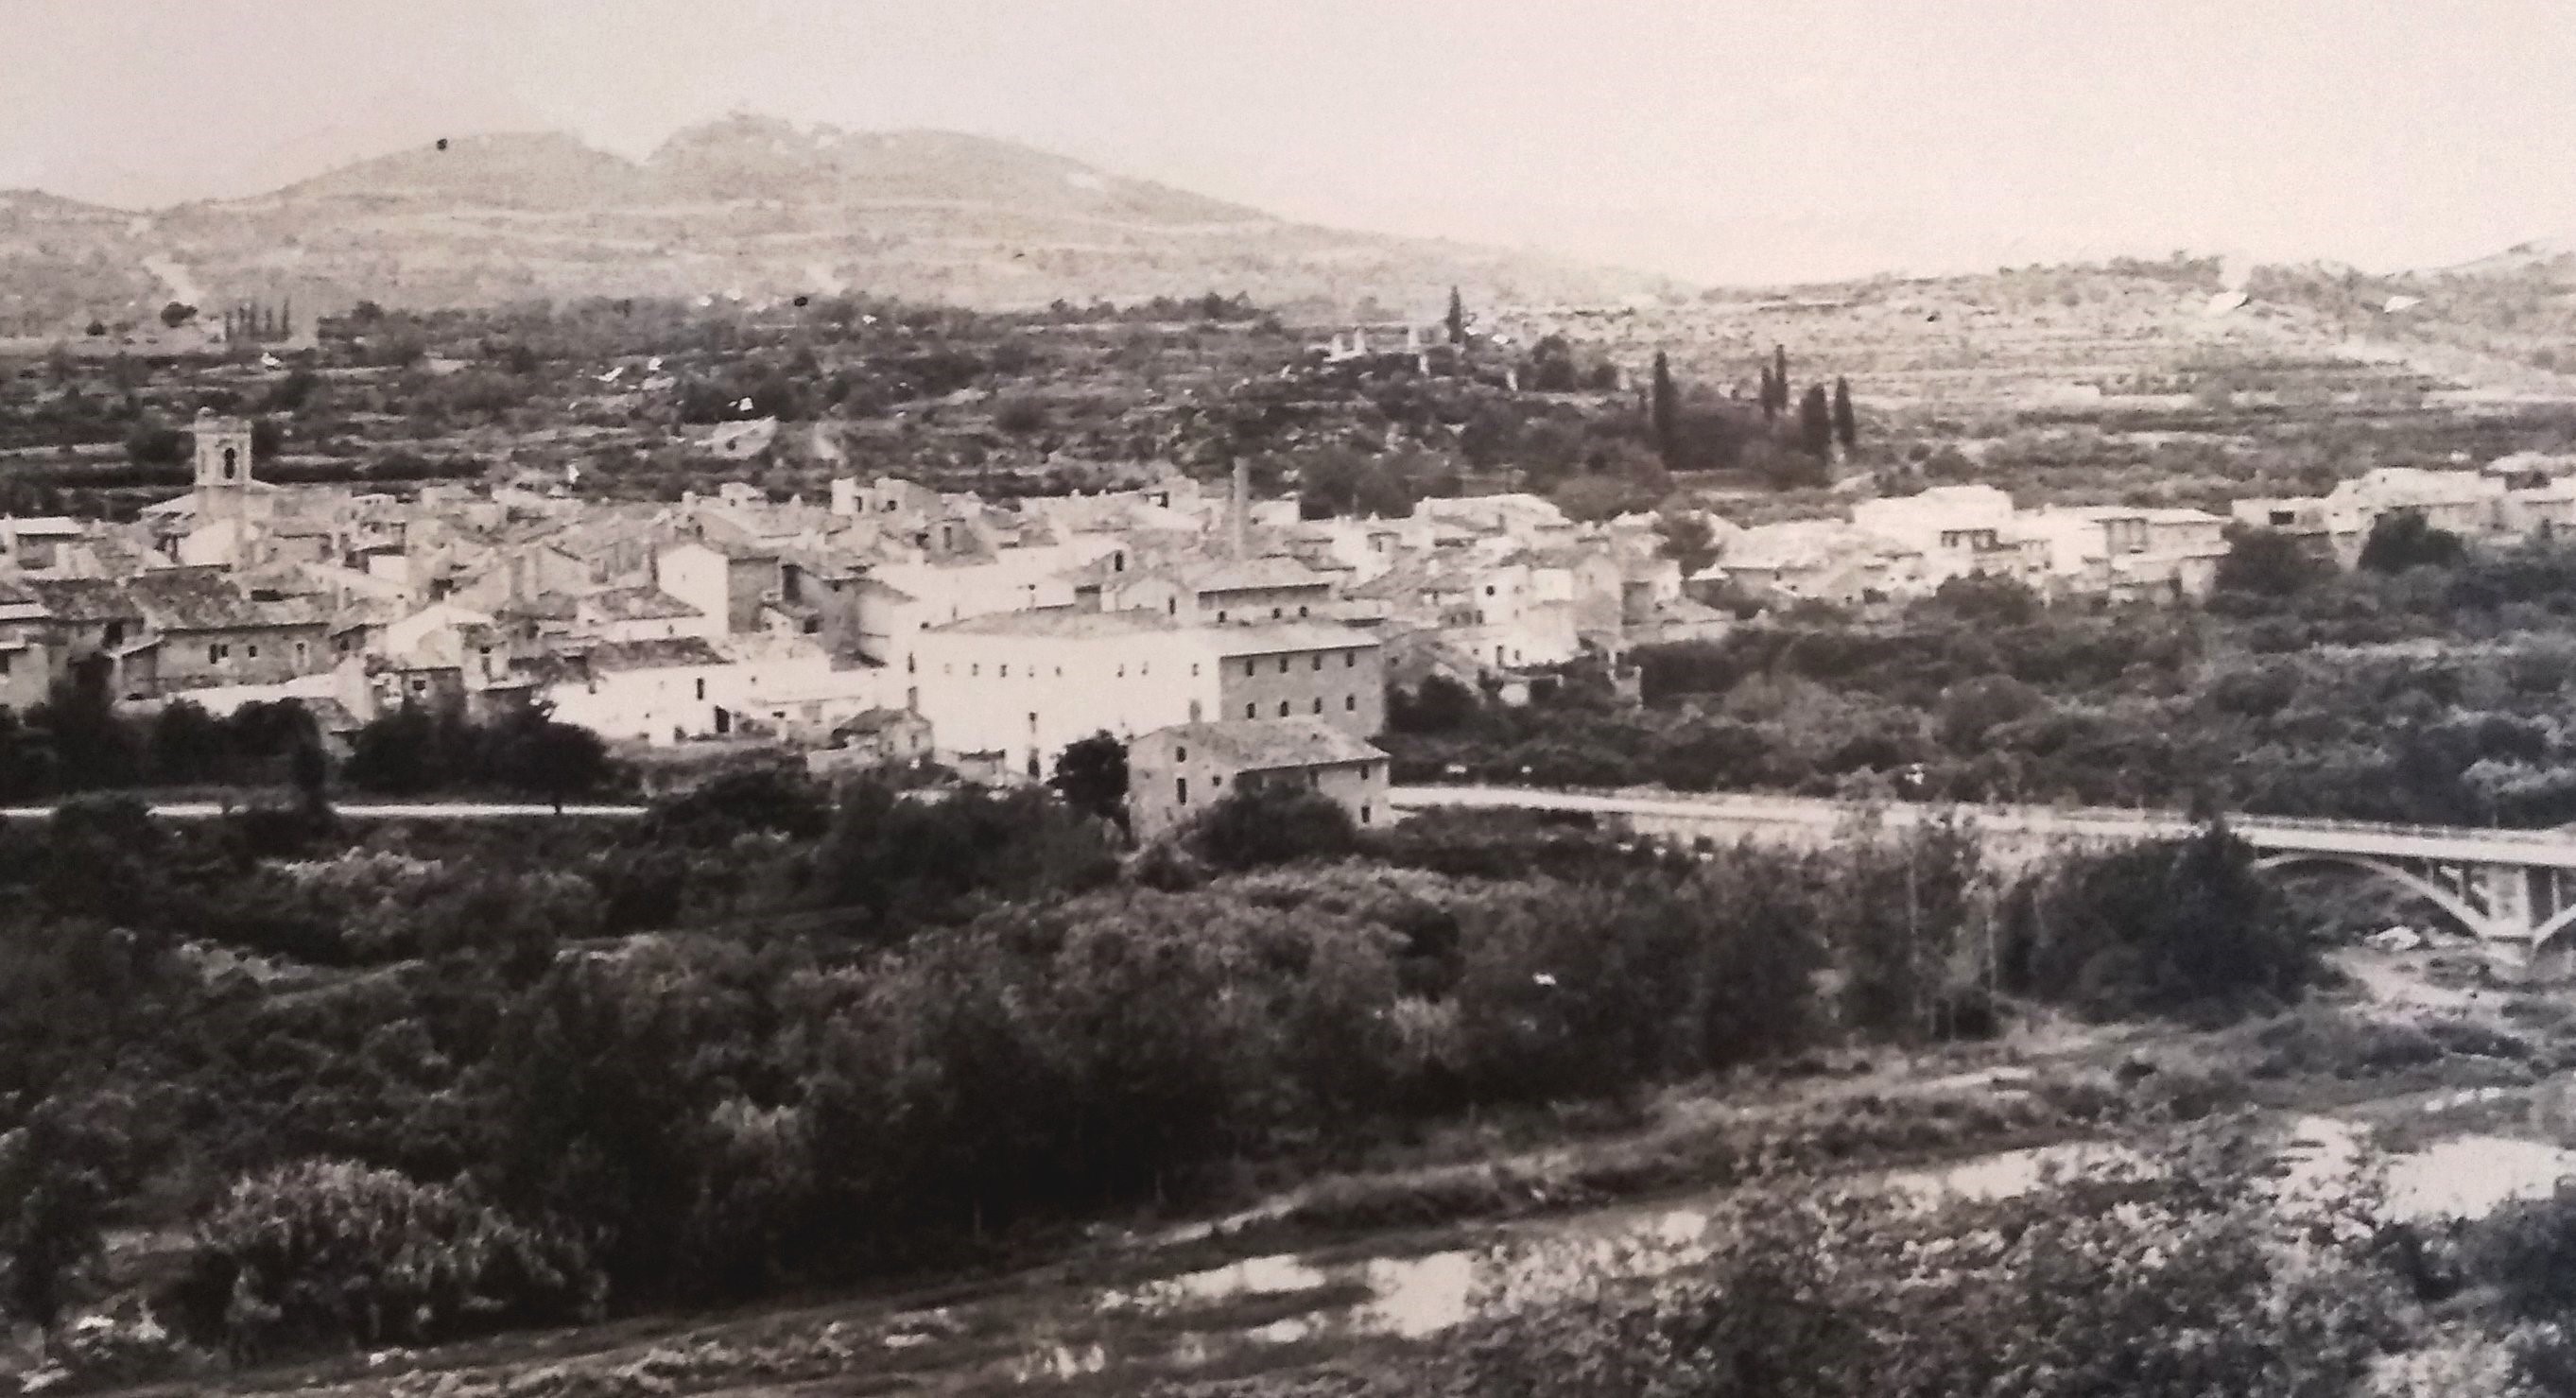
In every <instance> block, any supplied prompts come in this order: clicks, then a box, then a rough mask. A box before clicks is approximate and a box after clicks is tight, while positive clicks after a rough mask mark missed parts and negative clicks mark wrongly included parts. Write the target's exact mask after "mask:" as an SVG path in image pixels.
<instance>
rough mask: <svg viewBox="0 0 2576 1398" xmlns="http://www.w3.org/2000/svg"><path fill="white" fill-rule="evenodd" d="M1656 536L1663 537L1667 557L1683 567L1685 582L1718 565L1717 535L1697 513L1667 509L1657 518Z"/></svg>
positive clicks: (1664, 552) (1706, 517) (1663, 546)
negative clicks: (1715, 564)
mask: <svg viewBox="0 0 2576 1398" xmlns="http://www.w3.org/2000/svg"><path fill="white" fill-rule="evenodd" d="M1655 532H1656V533H1657V534H1660V535H1662V536H1663V545H1662V549H1663V555H1664V557H1666V558H1669V559H1671V560H1673V562H1675V563H1677V564H1679V565H1681V570H1682V576H1683V577H1684V578H1692V577H1697V576H1698V575H1699V574H1701V573H1703V572H1705V571H1707V569H1708V566H1709V565H1710V564H1712V563H1715V562H1716V561H1717V556H1718V545H1717V532H1716V531H1715V530H1714V529H1712V528H1710V527H1709V522H1708V516H1706V515H1704V514H1701V513H1700V512H1699V511H1697V510H1675V509H1670V508H1667V509H1665V510H1664V511H1663V512H1662V513H1660V514H1658V515H1656V516H1655Z"/></svg>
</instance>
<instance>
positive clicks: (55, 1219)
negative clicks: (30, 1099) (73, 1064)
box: [0, 1097, 125, 1330]
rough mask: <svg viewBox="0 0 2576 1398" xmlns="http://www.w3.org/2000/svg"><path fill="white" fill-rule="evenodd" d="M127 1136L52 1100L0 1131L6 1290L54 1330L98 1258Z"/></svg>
mask: <svg viewBox="0 0 2576 1398" xmlns="http://www.w3.org/2000/svg"><path fill="white" fill-rule="evenodd" d="M124 1153H125V1148H124V1137H123V1134H122V1133H121V1132H119V1131H117V1130H114V1129H113V1128H111V1127H109V1126H107V1125H106V1124H105V1123H102V1122H99V1121H96V1120H93V1119H86V1118H85V1117H84V1116H83V1115H82V1114H81V1113H79V1112H77V1111H75V1110H74V1109H73V1108H72V1107H71V1106H70V1105H69V1104H67V1103H65V1102H63V1101H61V1100H59V1099H56V1098H50V1097H49V1098H47V1099H45V1100H44V1101H42V1102H40V1103H38V1104H37V1105H36V1108H35V1110H33V1111H31V1112H29V1113H28V1114H27V1119H26V1121H25V1122H24V1123H22V1124H21V1125H20V1126H19V1127H18V1128H17V1129H15V1130H13V1131H9V1132H7V1133H5V1134H0V1269H5V1272H6V1276H7V1281H8V1286H7V1290H6V1292H5V1293H0V1302H5V1304H6V1306H7V1308H8V1311H9V1313H10V1314H12V1315H15V1316H17V1317H18V1318H19V1319H21V1320H24V1321H27V1322H28V1323H30V1324H33V1325H35V1326H37V1327H38V1328H39V1329H44V1330H51V1329H52V1328H53V1326H54V1323H55V1322H56V1321H57V1320H59V1319H61V1317H62V1313H63V1311H64V1310H65V1309H66V1308H68V1307H69V1306H70V1304H71V1303H72V1301H73V1299H74V1298H75V1296H76V1294H77V1292H78V1289H79V1287H80V1284H81V1280H82V1275H83V1273H84V1272H85V1271H86V1270H87V1269H88V1268H89V1267H90V1265H91V1264H92V1263H94V1262H96V1261H97V1260H98V1257H99V1252H100V1225H101V1223H102V1222H103V1220H104V1216H105V1213H106V1209H107V1206H108V1204H109V1202H110V1201H111V1200H112V1199H114V1198H115V1197H116V1193H117V1190H116V1179H115V1177H116V1175H117V1173H118V1164H119V1160H120V1158H121V1156H122V1155H123V1154H124Z"/></svg>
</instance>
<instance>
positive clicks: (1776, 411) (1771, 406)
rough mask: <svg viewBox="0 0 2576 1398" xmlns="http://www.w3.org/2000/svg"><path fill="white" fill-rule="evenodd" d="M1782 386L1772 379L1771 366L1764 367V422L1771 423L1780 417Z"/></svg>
mask: <svg viewBox="0 0 2576 1398" xmlns="http://www.w3.org/2000/svg"><path fill="white" fill-rule="evenodd" d="M1779 395H1780V385H1779V384H1777V383H1775V382H1773V381H1772V378H1771V366H1770V365H1768V364H1765V365H1763V366H1762V420H1763V421H1764V422H1769V421H1771V420H1772V419H1773V418H1776V417H1778V416H1779V415H1780V396H1779Z"/></svg>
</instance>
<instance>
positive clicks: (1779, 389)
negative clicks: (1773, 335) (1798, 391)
mask: <svg viewBox="0 0 2576 1398" xmlns="http://www.w3.org/2000/svg"><path fill="white" fill-rule="evenodd" d="M1771 384H1772V389H1773V391H1774V392H1776V393H1778V394H1779V395H1780V406H1781V407H1783V408H1785V407H1788V406H1789V347H1788V346H1787V345H1783V344H1776V343H1775V344H1773V345H1772V346H1771Z"/></svg>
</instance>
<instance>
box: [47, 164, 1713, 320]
mask: <svg viewBox="0 0 2576 1398" xmlns="http://www.w3.org/2000/svg"><path fill="white" fill-rule="evenodd" d="M147 263H149V264H150V266H148V267H147ZM0 272H5V273H6V274H7V285H8V286H9V288H10V292H9V293H8V295H7V297H6V299H5V300H0V333H15V334H40V335H41V334H59V333H64V332H65V331H69V330H76V329H77V328H78V327H79V326H81V325H82V324H84V323H86V322H87V321H88V320H89V319H90V318H92V317H94V316H95V317H101V318H105V319H107V320H109V321H111V322H114V321H120V320H139V319H142V318H144V317H146V316H148V315H149V314H150V313H151V312H152V311H154V310H156V309H158V307H159V306H160V305H161V304H162V303H163V302H164V301H166V300H168V299H170V298H171V297H172V296H173V295H175V294H178V292H179V291H181V290H202V292H203V294H205V295H207V296H209V297H212V298H217V299H221V300H234V299H243V298H252V297H260V298H266V299H269V300H272V301H273V300H276V299H278V298H280V297H284V296H292V297H294V298H295V299H296V301H297V303H298V305H300V306H304V307H309V308H314V309H330V308H334V307H338V306H345V305H348V304H351V303H353V302H355V301H358V300H361V299H366V300H373V301H377V302H379V303H381V304H385V305H390V306H411V307H422V308H431V307H443V306H465V305H489V304H494V303H498V302H504V301H509V300H515V299H521V298H528V297H551V298H557V299H565V298H574V297H581V296H701V295H708V294H715V295H732V296H740V297H745V298H750V299H754V300H760V299H768V298H783V297H788V296H793V295H798V294H807V293H817V292H832V291H839V290H845V289H855V290H866V291H871V292H877V293H883V294H889V295H896V296H901V297H905V298H911V299H923V300H939V301H945V302H951V303H955V304H960V305H966V306H973V307H980V308H1014V307H1023V306H1042V305H1045V304H1047V303H1048V302H1051V301H1054V300H1058V299H1065V300H1072V301H1077V302H1088V301H1091V300H1094V299H1108V300H1113V301H1122V302H1124V301H1133V300H1140V299H1147V298H1151V297H1153V296H1156V295H1188V294H1194V293H1196V292H1200V291H1205V290H1211V289H1215V290H1222V291H1225V292H1228V293H1233V292H1238V291H1240V292H1246V293H1249V294H1250V295H1252V296H1253V297H1254V298H1255V299H1256V300H1258V301H1260V302H1261V303H1263V304H1265V305H1272V306H1281V307H1288V308H1291V309H1298V308H1310V309H1311V310H1313V311H1314V312H1315V313H1318V314H1329V315H1338V314H1344V313H1350V312H1353V311H1357V312H1360V313H1363V314H1366V313H1368V312H1369V307H1368V303H1369V302H1371V301H1377V302H1381V303H1385V304H1386V305H1389V306H1398V307H1403V308H1405V309H1408V310H1422V309H1427V308H1433V307H1436V305H1437V303H1438V300H1439V298H1441V297H1442V296H1443V295H1445V293H1446V290H1447V288H1448V287H1449V286H1450V285H1451V284H1452V283H1457V284H1459V285H1461V286H1463V287H1464V288H1466V290H1467V291H1468V292H1469V294H1470V295H1472V296H1475V297H1477V298H1478V299H1480V300H1484V301H1488V302H1494V301H1508V302H1524V303H1539V304H1548V303H1556V302H1565V301H1587V302H1589V301H1603V300H1616V299H1618V298H1620V297H1623V296H1626V295H1630V294H1635V293H1641V292H1649V291H1653V290H1657V289H1660V288H1661V286H1662V285H1663V284H1662V283H1661V282H1660V281H1658V280H1657V279H1654V278H1650V277H1646V276H1642V275H1637V274H1630V273H1622V272H1617V271H1609V270H1602V269H1594V268H1586V267H1580V266H1576V265H1573V264H1571V263H1565V262H1558V261H1554V260H1551V259H1547V258H1542V257H1538V256H1534V255H1527V254H1521V253H1515V252H1509V251H1504V250H1497V249H1490V248H1477V247H1470V246H1466V245H1463V244H1452V243H1446V242H1434V241H1426V240H1419V239H1403V238H1393V237H1383V236H1378V235H1372V234H1363V233H1351V232H1343V231H1338V230H1333V229H1326V228H1319V227H1314V226H1311V225H1304V224H1296V223H1290V222H1287V221H1285V220H1281V219H1278V218H1274V217H1271V216H1269V215H1267V214H1264V213H1261V212H1259V211H1257V210H1252V209H1246V208H1241V207H1238V206H1234V205H1230V204H1226V203H1222V202H1219V201H1217V200H1213V199H1208V198H1205V197H1202V196H1199V195H1196V194H1191V193H1188V192H1186V191H1182V190H1176V189H1171V188H1168V187H1166V186H1162V185H1157V184H1153V183H1150V182H1146V181H1141V180H1132V179H1126V178H1123V177H1120V176H1116V175H1112V174H1109V173H1106V172H1104V171H1100V170H1095V169H1093V168H1091V167H1089V166H1086V165H1083V164H1081V163H1080V162H1078V161H1074V160H1070V159H1067V158H1065V157H1062V156H1058V155H1053V154H1049V153H1046V152H1043V151H1037V150H1032V149H1030V148H1028V147H1025V146H1019V145H1014V144H1011V143H1008V142H1003V141H995V140H988V139H984V138H981V137H974V136H965V135H959V134H955V133H951V132H935V131H911V132H892V133H853V132H843V131H837V130H833V129H829V128H817V129H807V128H799V127H795V126H791V125H789V124H787V123H785V122H779V121H773V120H768V119H764V118H757V117H731V118H727V119H725V120H722V121H718V122H713V123H710V124H708V125H704V126H700V127H695V128H692V129H689V130H685V131H682V132H679V133H678V134H676V135H674V136H672V137H671V138H670V140H669V141H667V142H666V143H665V144H664V145H663V146H662V147H661V148H660V149H659V150H657V151H655V152H654V153H653V154H652V155H651V156H650V157H648V158H647V159H645V160H643V161H640V162H638V161H631V160H627V159H625V158H623V157H621V156H617V155H613V154H609V153H606V152H602V151H597V150H593V149H591V148H589V147H587V146H584V145H582V144H581V143H580V142H578V141H576V140H574V139H572V138H571V137H568V136H561V135H548V134H514V135H494V136H476V137H464V138H459V139H456V140H453V141H451V142H448V143H446V144H445V145H444V146H443V147H427V148H422V149H416V150H409V151H402V152H397V153H394V154H390V155H385V156H380V157H376V158H374V159H370V160H363V161H359V162H357V163H354V164H351V165H347V166H343V167H341V168H339V169H336V170H333V171H330V172H328V173H325V174H322V175H319V176H316V177H314V178H312V179H308V180H304V181H300V182H298V183H296V184H293V185H289V186H287V187H285V188H283V189H279V190H275V191H272V192H270V193H267V194H263V195H257V196H253V197H250V198H245V199H235V200H222V201H208V202H201V203H195V204H187V205H182V206H179V207H176V208H172V209H167V210H162V211H158V212H155V213H150V214H143V215H135V214H128V213H124V212H120V211H116V210H110V209H102V208H96V207H93V206H87V205H81V204H76V203H72V202H70V201H67V200H60V199H55V198H53V197H52V196H49V195H41V194H33V193H23V194H9V195H5V196H0ZM174 274H175V275H174Z"/></svg>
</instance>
